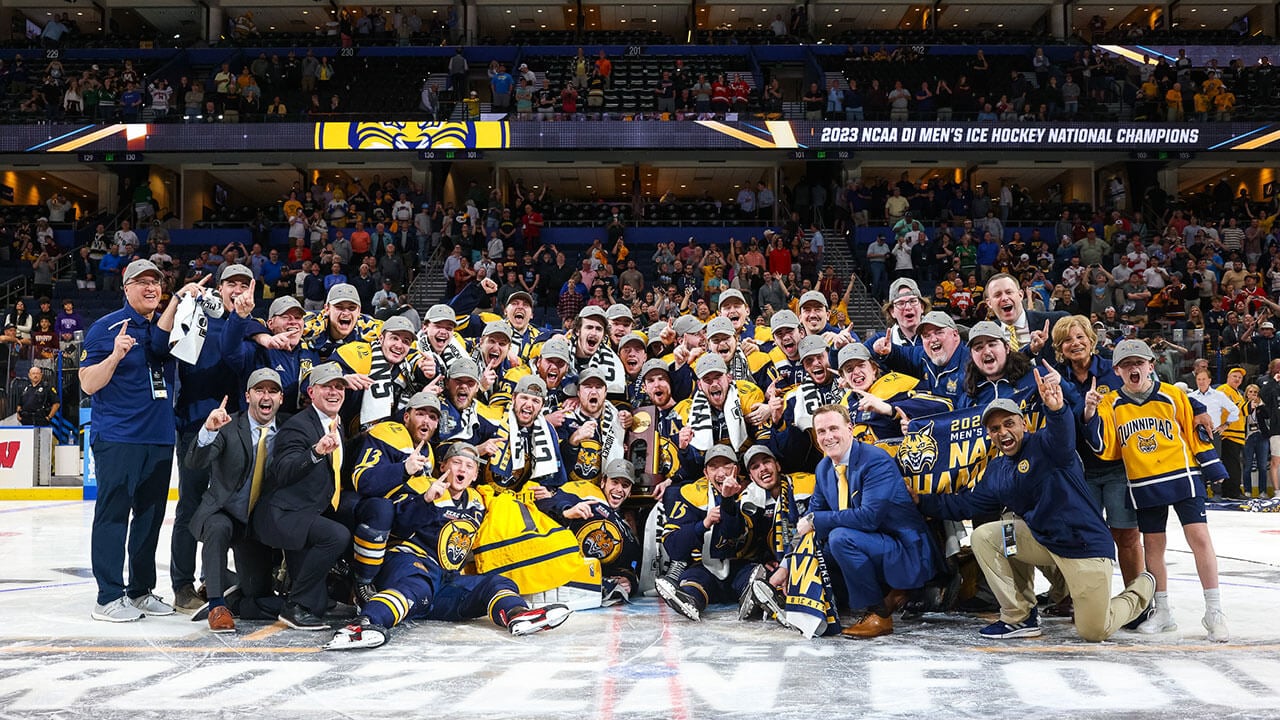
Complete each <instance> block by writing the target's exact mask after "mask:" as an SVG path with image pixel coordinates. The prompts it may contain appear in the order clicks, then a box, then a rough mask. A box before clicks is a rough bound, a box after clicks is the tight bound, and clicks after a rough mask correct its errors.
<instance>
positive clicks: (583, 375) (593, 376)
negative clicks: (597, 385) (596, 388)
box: [578, 367, 608, 387]
mask: <svg viewBox="0 0 1280 720" xmlns="http://www.w3.org/2000/svg"><path fill="white" fill-rule="evenodd" d="M588 380H599V381H600V382H601V384H605V385H607V384H608V381H607V380H606V379H605V377H604V371H603V370H601V369H600V368H598V367H589V368H587V369H586V370H583V371H582V372H580V373H578V387H582V386H583V385H585V384H586V383H587V381H588Z"/></svg>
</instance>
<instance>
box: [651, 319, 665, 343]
mask: <svg viewBox="0 0 1280 720" xmlns="http://www.w3.org/2000/svg"><path fill="white" fill-rule="evenodd" d="M666 329H667V324H666V323H664V322H656V323H654V324H652V325H650V326H649V333H648V335H649V344H650V345H652V344H654V343H660V342H662V331H663V330H666Z"/></svg>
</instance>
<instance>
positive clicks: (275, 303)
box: [267, 295, 306, 317]
mask: <svg viewBox="0 0 1280 720" xmlns="http://www.w3.org/2000/svg"><path fill="white" fill-rule="evenodd" d="M290 310H297V311H298V312H300V313H302V314H304V315H305V314H306V312H305V311H304V310H303V309H302V303H300V302H298V299H297V298H295V297H294V296H292V295H281V296H280V297H278V298H276V299H275V300H272V301H271V308H270V309H269V310H267V317H275V316H277V315H283V314H285V313H287V312H289V311H290Z"/></svg>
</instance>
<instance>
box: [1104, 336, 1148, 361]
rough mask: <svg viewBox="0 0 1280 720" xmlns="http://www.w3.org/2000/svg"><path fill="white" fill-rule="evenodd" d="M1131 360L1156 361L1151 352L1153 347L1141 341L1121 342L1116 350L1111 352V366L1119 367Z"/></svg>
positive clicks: (1117, 344)
mask: <svg viewBox="0 0 1280 720" xmlns="http://www.w3.org/2000/svg"><path fill="white" fill-rule="evenodd" d="M1130 358H1142V359H1143V360H1155V359H1156V355H1155V353H1153V352H1151V347H1150V346H1149V345H1147V344H1146V343H1144V342H1142V341H1141V340H1121V341H1120V342H1118V343H1116V349H1115V350H1113V351H1112V352H1111V364H1112V365H1119V364H1120V363H1122V362H1124V361H1125V360H1128V359H1130Z"/></svg>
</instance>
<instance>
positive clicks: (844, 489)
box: [796, 405, 937, 637]
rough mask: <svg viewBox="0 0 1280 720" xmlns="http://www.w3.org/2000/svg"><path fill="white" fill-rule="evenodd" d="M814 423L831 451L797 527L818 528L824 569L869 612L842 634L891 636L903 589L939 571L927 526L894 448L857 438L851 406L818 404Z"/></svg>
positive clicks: (858, 606)
mask: <svg viewBox="0 0 1280 720" xmlns="http://www.w3.org/2000/svg"><path fill="white" fill-rule="evenodd" d="M813 429H814V433H815V435H816V437H817V441H818V447H819V448H820V449H821V450H822V452H823V454H825V455H826V457H825V458H823V459H822V461H821V462H819V463H818V469H817V478H816V482H815V487H814V490H813V496H812V498H811V499H810V500H809V514H808V515H806V516H805V517H804V518H802V519H801V520H800V522H799V523H798V524H797V526H796V532H797V533H799V534H801V535H804V534H807V533H809V532H816V533H817V534H818V539H819V540H825V542H826V546H825V549H824V551H823V552H824V554H825V556H826V559H827V567H828V569H830V570H831V571H832V573H833V575H835V574H837V573H836V571H837V570H838V575H839V576H840V578H839V579H836V578H834V577H833V579H832V582H833V585H835V586H836V588H837V589H836V593H837V595H840V594H841V593H840V581H841V580H843V589H844V593H845V594H846V595H847V598H841V599H846V600H847V602H848V605H849V607H850V608H853V609H854V610H862V609H865V610H866V611H867V613H866V616H865V617H864V618H863V619H862V620H861V621H860V622H858V623H856V624H854V625H852V626H850V627H847V628H845V629H844V630H843V634H844V635H845V636H847V637H876V636H879V635H887V634H889V633H891V632H893V617H892V616H893V613H894V611H895V610H897V609H898V608H899V607H901V605H902V604H903V603H904V602H905V601H906V598H907V593H906V591H908V590H913V589H915V588H919V587H922V586H923V585H924V584H925V583H926V582H927V581H928V580H929V579H930V578H932V577H933V575H934V574H935V572H936V568H937V563H936V562H935V555H934V549H933V545H932V543H931V541H930V539H929V534H928V530H927V529H926V528H925V524H924V519H923V518H922V517H921V515H920V513H919V512H918V511H917V510H916V507H915V504H914V503H913V502H912V500H911V495H910V494H909V493H908V492H907V486H906V483H905V482H904V481H903V479H902V472H901V471H900V470H899V469H898V466H897V464H896V463H895V462H894V461H893V459H892V458H890V457H889V454H888V453H887V452H885V451H884V450H881V449H880V448H878V447H875V446H874V445H868V444H866V443H860V442H856V441H855V440H854V439H853V423H852V422H851V421H850V419H849V410H848V408H846V407H844V406H842V405H824V406H823V407H821V408H818V410H817V411H816V412H815V413H814V417H813Z"/></svg>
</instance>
